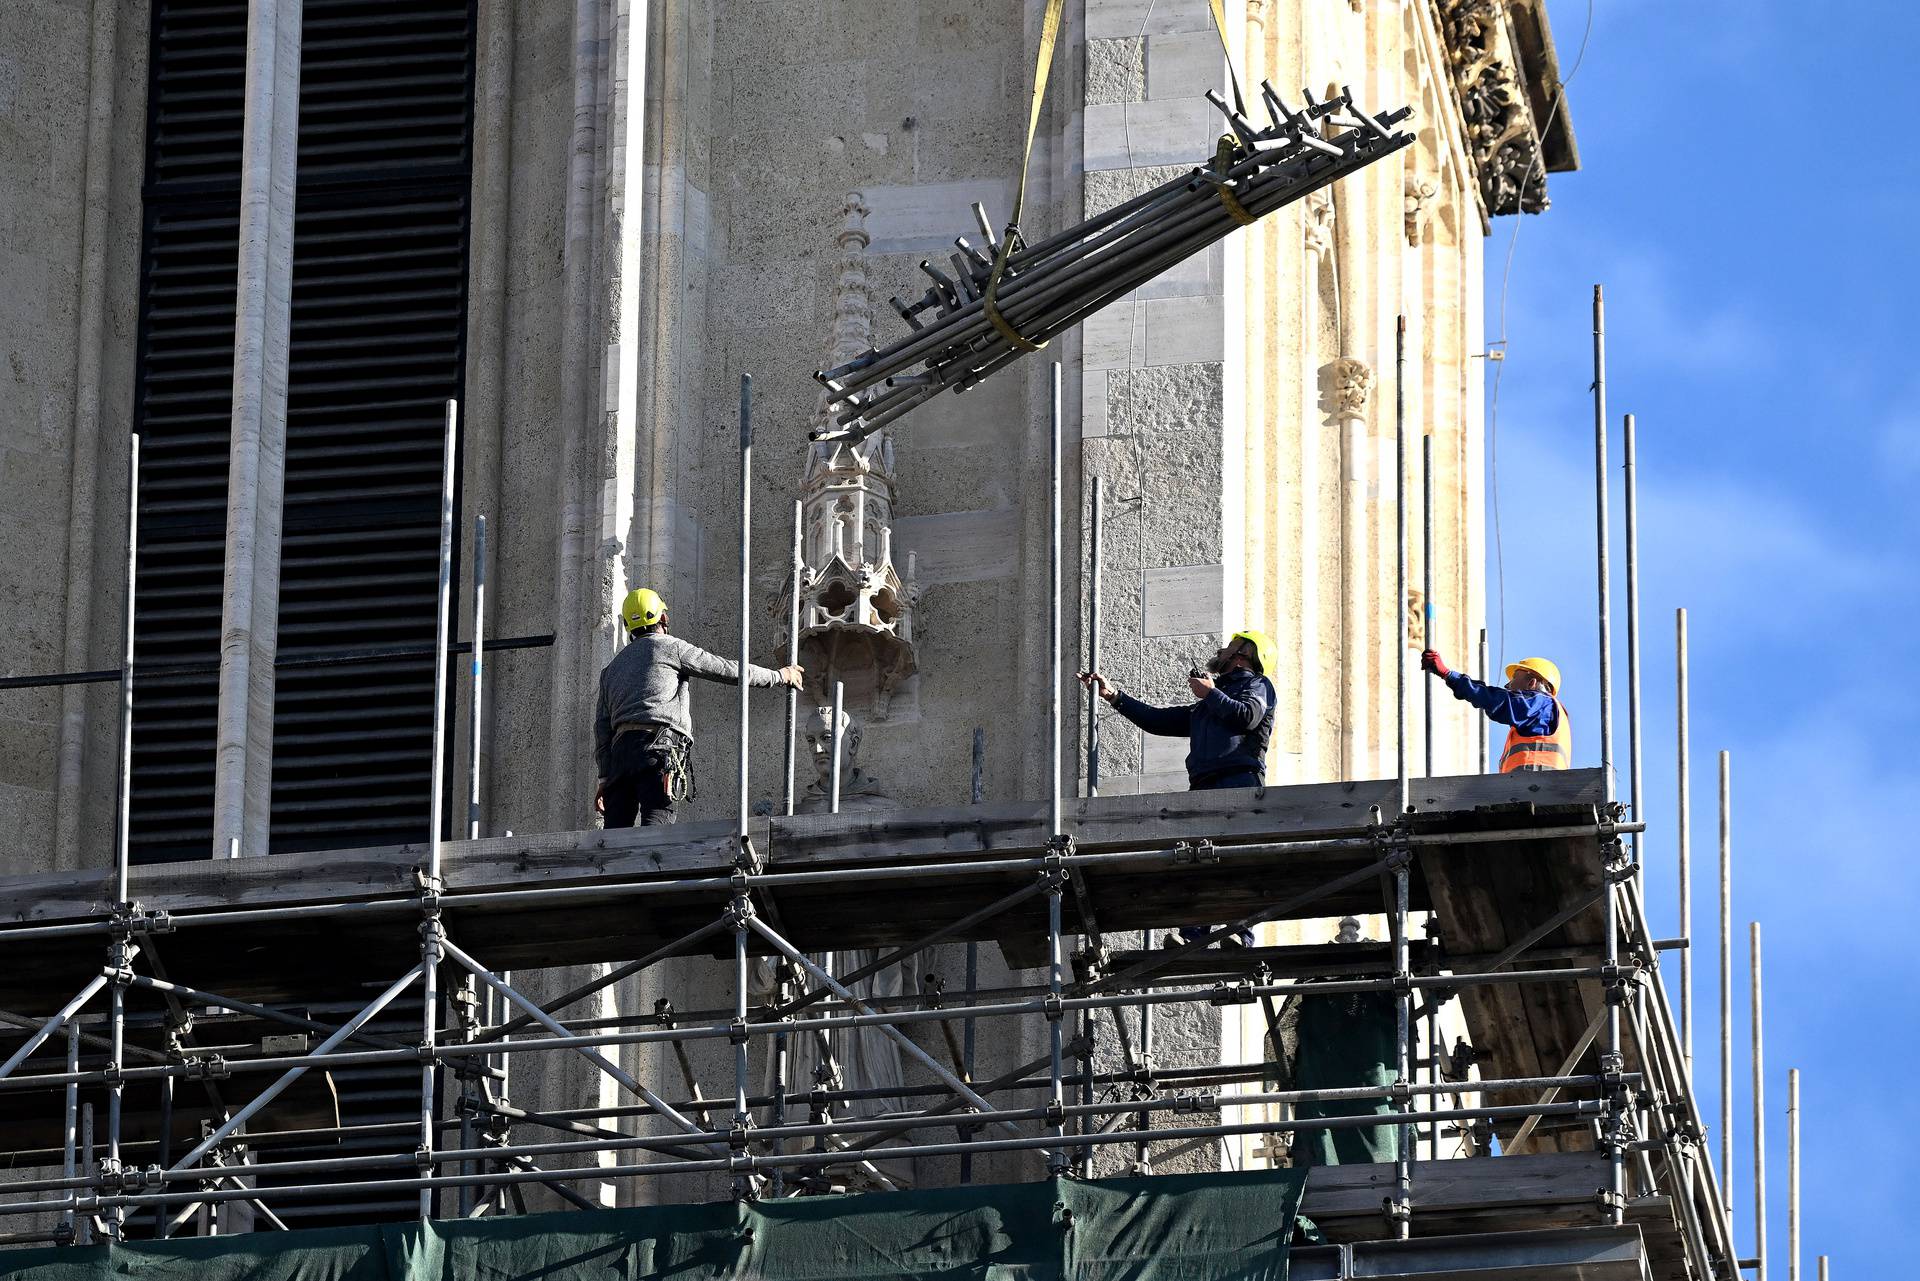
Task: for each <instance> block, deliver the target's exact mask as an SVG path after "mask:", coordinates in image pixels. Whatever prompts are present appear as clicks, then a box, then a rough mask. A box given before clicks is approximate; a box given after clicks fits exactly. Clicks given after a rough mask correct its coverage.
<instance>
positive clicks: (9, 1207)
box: [0, 1099, 1605, 1215]
mask: <svg viewBox="0 0 1920 1281" xmlns="http://www.w3.org/2000/svg"><path fill="white" fill-rule="evenodd" d="M1116 1106H1118V1105H1116ZM1118 1110H1119V1111H1122V1112H1138V1111H1139V1110H1140V1107H1139V1104H1138V1103H1128V1104H1126V1105H1125V1106H1124V1107H1118ZM1604 1110H1605V1105H1604V1104H1603V1103H1602V1102H1601V1101H1599V1100H1596V1099H1581V1100H1577V1101H1575V1102H1569V1103H1552V1104H1545V1105H1533V1106H1529V1105H1525V1104H1521V1105H1516V1106H1512V1107H1488V1108H1452V1109H1446V1110H1442V1111H1433V1112H1377V1113H1370V1114H1368V1115H1366V1116H1355V1117H1345V1116H1341V1117H1315V1118H1312V1119H1302V1118H1294V1119H1289V1120H1286V1121H1257V1122H1244V1123H1239V1124H1232V1125H1191V1126H1172V1127H1168V1128H1166V1129H1163V1130H1112V1131H1106V1132H1104V1133H1102V1132H1095V1133H1089V1134H1066V1135H1059V1134H1046V1135H1038V1136H1034V1137H1031V1138H1017V1139H977V1140H974V1141H972V1142H966V1143H927V1144H913V1145H906V1146H900V1147H887V1148H881V1149H878V1150H862V1151H854V1150H846V1151H831V1150H830V1151H825V1152H799V1153H768V1154H765V1155H762V1154H758V1153H744V1154H738V1155H734V1156H730V1157H716V1158H712V1159H708V1160H693V1161H652V1162H647V1163H646V1164H643V1165H593V1166H585V1167H580V1168H572V1169H561V1170H511V1171H497V1172H491V1173H485V1174H472V1175H436V1176H428V1177H424V1178H412V1179H382V1180H371V1181H366V1182H360V1183H318V1184H296V1185H293V1186H290V1187H258V1188H239V1189H233V1190H230V1191H229V1190H226V1189H218V1188H215V1189H199V1190H195V1191H190V1192H137V1193H129V1194H116V1195H109V1196H99V1197H76V1196H69V1197H49V1198H46V1199H43V1200H38V1201H8V1202H4V1203H0V1215H11V1214H40V1213H48V1212H52V1211H59V1210H66V1209H71V1210H74V1211H76V1212H77V1213H82V1214H90V1213H93V1212H95V1211H98V1210H104V1209H112V1208H115V1207H121V1206H125V1207H135V1206H154V1205H185V1204H188V1203H190V1202H193V1201H232V1200H252V1199H254V1198H259V1199H261V1200H273V1201H283V1200H291V1199H295V1198H299V1197H318V1196H324V1197H330V1198H334V1197H345V1196H351V1195H356V1194H363V1193H374V1192H398V1191H419V1190H422V1189H428V1188H457V1187H463V1186H464V1187H495V1186H501V1185H505V1184H512V1183H540V1182H570V1181H574V1180H580V1179H612V1178H627V1177H635V1178H640V1177H657V1176H661V1175H669V1174H701V1173H724V1172H734V1173H740V1172H748V1171H753V1170H770V1169H774V1168H789V1169H791V1168H813V1167H820V1166H829V1165H857V1164H860V1163H862V1162H863V1161H866V1160H869V1159H871V1158H872V1157H873V1156H875V1155H878V1156H881V1157H884V1158H885V1159H886V1160H889V1161H892V1160H899V1159H901V1158H904V1157H933V1156H958V1155H960V1154H962V1153H966V1152H974V1153H981V1152H1026V1151H1036V1150H1041V1149H1047V1148H1058V1147H1062V1146H1065V1147H1103V1146H1108V1145H1112V1144H1131V1143H1137V1142H1140V1141H1143V1140H1144V1141H1149V1142H1170V1141H1179V1140H1184V1139H1207V1138H1231V1137H1233V1136H1235V1135H1250V1134H1278V1133H1283V1132H1287V1131H1294V1130H1350V1129H1359V1128H1362V1127H1371V1126H1393V1125H1397V1124H1400V1123H1402V1122H1405V1123H1408V1124H1412V1123H1414V1122H1419V1123H1422V1124H1425V1123H1429V1122H1441V1121H1504V1120H1517V1119H1519V1118H1521V1117H1526V1116H1536V1115H1539V1116H1598V1115H1600V1114H1601V1113H1602V1112H1603V1111H1604ZM476 1151H482V1150H480V1149H476ZM486 1155H489V1156H495V1157H497V1156H499V1155H500V1149H494V1150H493V1151H491V1152H488V1153H486ZM412 1159H413V1158H412V1157H411V1156H409V1157H407V1160H409V1161H411V1160H412ZM232 1175H233V1171H232V1170H231V1169H228V1170H224V1171H221V1172H220V1177H222V1178H230V1177H232Z"/></svg>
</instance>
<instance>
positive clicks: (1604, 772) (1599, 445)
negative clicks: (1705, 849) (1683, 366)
mask: <svg viewBox="0 0 1920 1281" xmlns="http://www.w3.org/2000/svg"><path fill="white" fill-rule="evenodd" d="M1607 508H1608V497H1607V326H1606V305H1605V303H1604V302H1603V301H1602V298H1601V294H1600V286H1599V285H1595V286H1594V287H1593V516H1594V528H1595V532H1596V534H1597V535H1598V537H1597V540H1596V543H1595V546H1596V548H1597V550H1598V556H1597V561H1598V568H1599V585H1600V600H1599V612H1600V774H1601V785H1602V786H1603V787H1605V788H1606V797H1607V799H1608V800H1609V801H1611V800H1612V799H1613V793H1614V787H1613V594H1612V585H1611V583H1610V582H1609V574H1610V570H1609V567H1608V564H1607V552H1608V545H1609V543H1610V542H1611V540H1612V533H1611V530H1610V529H1609V525H1608V519H1607V514H1608V513H1607ZM1636 817H1638V816H1637V815H1636Z"/></svg>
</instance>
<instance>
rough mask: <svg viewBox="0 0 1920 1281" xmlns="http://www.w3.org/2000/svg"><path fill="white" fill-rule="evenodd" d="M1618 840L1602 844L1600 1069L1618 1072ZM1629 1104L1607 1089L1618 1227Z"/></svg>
mask: <svg viewBox="0 0 1920 1281" xmlns="http://www.w3.org/2000/svg"><path fill="white" fill-rule="evenodd" d="M1617 850H1618V844H1617V841H1616V842H1614V843H1612V844H1611V845H1610V844H1605V843H1603V844H1602V845H1601V846H1600V851H1601V852H1600V858H1601V864H1602V865H1601V868H1600V875H1601V878H1602V879H1603V880H1604V881H1606V882H1607V886H1606V892H1605V893H1604V894H1603V895H1602V896H1601V902H1602V904H1604V911H1603V912H1602V922H1601V927H1600V928H1601V929H1602V930H1603V931H1604V933H1605V936H1606V938H1605V942H1604V944H1603V946H1602V953H1603V955H1604V957H1605V961H1604V964H1605V965H1606V968H1607V972H1608V973H1610V974H1612V975H1613V977H1612V978H1610V979H1609V980H1607V991H1606V993H1605V997H1604V999H1605V1000H1606V1003H1607V1041H1606V1045H1605V1046H1604V1047H1603V1049H1602V1051H1601V1055H1600V1071H1601V1072H1602V1073H1603V1074H1606V1075H1609V1076H1611V1075H1614V1074H1617V1073H1619V1072H1622V1071H1625V1070H1626V1055H1625V1054H1624V1053H1623V1052H1622V1050H1621V1045H1620V1010H1621V1006H1622V1000H1621V997H1622V996H1623V993H1622V991H1621V985H1622V980H1621V978H1620V977H1619V972H1618V966H1619V964H1620V895H1621V894H1622V893H1624V892H1625V891H1623V890H1622V889H1621V887H1620V886H1619V885H1617V884H1614V883H1612V879H1611V871H1612V869H1611V868H1610V867H1608V866H1607V865H1606V864H1607V860H1608V858H1609V854H1610V852H1617ZM1626 1105H1627V1097H1626V1090H1625V1088H1624V1087H1622V1086H1620V1085H1618V1084H1617V1083H1616V1084H1612V1085H1609V1087H1608V1090H1607V1115H1606V1121H1605V1123H1604V1124H1605V1130H1606V1134H1605V1136H1604V1137H1605V1139H1606V1146H1607V1167H1608V1174H1607V1190H1608V1194H1609V1195H1608V1205H1607V1221H1608V1222H1609V1223H1612V1224H1614V1225H1615V1226H1618V1225H1620V1224H1623V1223H1625V1222H1626V1221H1627V1149H1626V1141H1627V1137H1628V1136H1627V1134H1626V1133H1625V1125H1626V1117H1625V1115H1624V1113H1623V1109H1624V1108H1625V1107H1626Z"/></svg>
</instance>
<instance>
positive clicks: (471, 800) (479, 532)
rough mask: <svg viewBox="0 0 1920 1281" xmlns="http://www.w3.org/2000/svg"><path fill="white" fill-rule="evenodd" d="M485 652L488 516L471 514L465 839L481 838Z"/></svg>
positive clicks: (475, 839)
mask: <svg viewBox="0 0 1920 1281" xmlns="http://www.w3.org/2000/svg"><path fill="white" fill-rule="evenodd" d="M486 652H487V518H486V517H485V516H475V517H474V518H473V669H472V676H473V692H472V694H471V696H470V697H469V698H468V700H467V701H468V704H469V707H468V713H467V720H468V724H467V743H468V752H467V839H468V840H470V841H477V840H479V839H480V755H481V752H482V750H483V749H484V748H485V746H486V739H485V736H484V723H483V722H482V720H481V714H482V705H483V702H484V683H483V680H482V678H483V676H484V674H485V671H486Z"/></svg>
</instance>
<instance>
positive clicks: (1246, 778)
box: [607, 770, 1266, 947]
mask: <svg viewBox="0 0 1920 1281" xmlns="http://www.w3.org/2000/svg"><path fill="white" fill-rule="evenodd" d="M1265 782H1266V779H1264V778H1262V777H1261V776H1260V775H1259V774H1258V773H1256V772H1255V771H1253V770H1242V771H1240V772H1239V773H1238V774H1221V775H1218V776H1216V777H1214V778H1209V779H1206V780H1205V781H1203V782H1198V783H1189V784H1188V785H1187V790H1188V791H1190V792H1217V791H1223V790H1225V789H1226V788H1229V787H1259V786H1261V785H1262V784H1263V783H1265ZM607 812H608V813H612V812H613V807H612V806H611V805H609V806H608V807H607ZM1211 933H1213V930H1212V929H1210V928H1208V927H1207V926H1205V925H1182V926H1181V927H1180V937H1181V938H1183V939H1185V940H1186V941H1187V942H1189V943H1191V942H1193V941H1194V940H1195V939H1203V938H1205V937H1206V936H1207V935H1209V934H1211ZM1228 937H1229V938H1233V939H1237V940H1239V943H1240V946H1241V947H1252V946H1253V931H1252V930H1240V931H1238V932H1237V933H1235V934H1231V935H1228Z"/></svg>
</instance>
